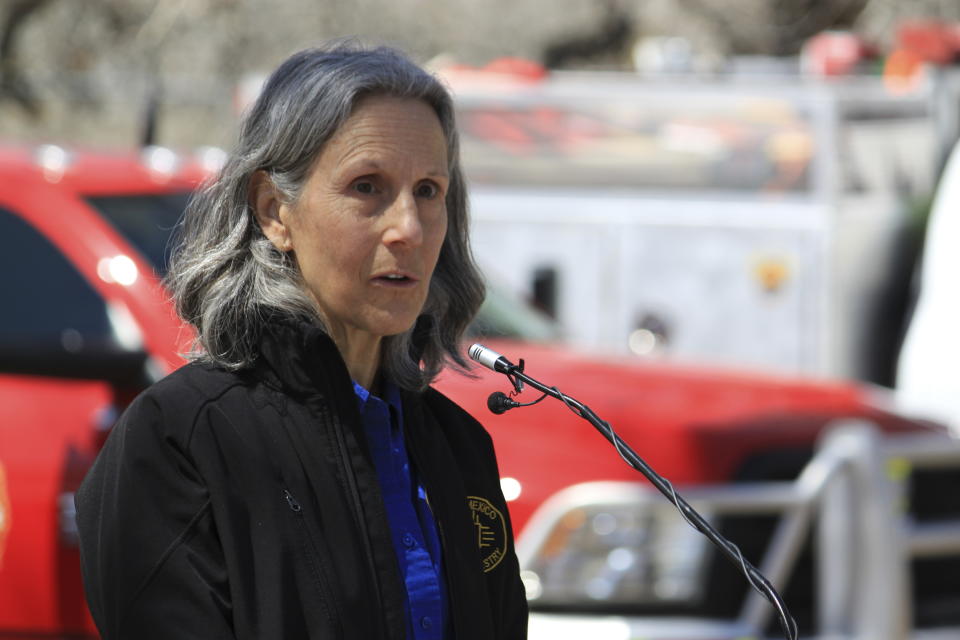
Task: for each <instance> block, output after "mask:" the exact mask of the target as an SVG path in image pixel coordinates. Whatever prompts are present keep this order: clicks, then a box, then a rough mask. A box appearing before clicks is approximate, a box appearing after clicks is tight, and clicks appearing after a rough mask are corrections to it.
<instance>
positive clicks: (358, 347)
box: [331, 332, 382, 391]
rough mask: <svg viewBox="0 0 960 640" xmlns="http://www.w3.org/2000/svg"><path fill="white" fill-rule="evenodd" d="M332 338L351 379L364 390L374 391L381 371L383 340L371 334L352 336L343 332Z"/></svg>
mask: <svg viewBox="0 0 960 640" xmlns="http://www.w3.org/2000/svg"><path fill="white" fill-rule="evenodd" d="M331 337H332V338H333V341H334V342H335V343H336V345H337V348H338V349H339V350H340V355H341V356H342V357H343V361H344V362H345V363H346V365H347V371H349V372H350V377H351V378H353V379H354V380H355V381H356V382H357V383H359V384H360V385H361V386H362V387H363V388H364V389H367V390H370V391H373V387H374V383H375V382H376V381H377V374H378V373H379V371H380V345H381V342H382V339H381V338H380V337H379V336H370V335H369V334H363V335H357V334H353V335H351V334H350V332H342V333H340V335H333V336H331Z"/></svg>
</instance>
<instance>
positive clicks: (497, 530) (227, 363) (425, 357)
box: [77, 46, 526, 640]
mask: <svg viewBox="0 0 960 640" xmlns="http://www.w3.org/2000/svg"><path fill="white" fill-rule="evenodd" d="M457 140H458V139H457V133H456V130H455V127H454V117H453V106H452V103H451V99H450V96H449V94H448V93H447V92H446V91H445V90H444V88H443V87H442V86H441V85H440V84H439V83H438V82H437V80H436V79H435V78H433V77H432V76H430V75H429V74H427V73H426V72H424V71H423V70H422V69H420V68H418V67H417V66H416V65H414V64H413V63H411V62H410V61H409V60H407V59H406V58H405V57H403V56H402V55H400V54H398V53H397V52H394V51H391V50H388V49H377V50H372V51H368V50H361V49H358V48H355V47H349V46H339V47H336V48H332V49H328V50H308V51H303V52H301V53H298V54H296V55H294V56H293V57H291V58H290V59H289V60H287V61H286V62H284V63H283V64H282V65H281V66H280V67H279V68H278V69H277V70H276V71H275V72H274V74H273V75H272V76H271V78H270V79H269V80H268V82H267V84H266V86H265V88H264V91H263V93H262V95H261V97H260V98H259V100H258V101H257V103H256V104H255V105H254V106H253V108H252V110H251V111H250V113H249V114H248V116H247V118H246V120H245V122H244V125H243V127H242V131H241V135H240V141H239V145H238V149H237V150H236V152H235V154H234V155H233V156H232V157H231V159H230V160H229V161H228V162H227V164H226V166H225V168H224V169H223V171H222V172H221V173H220V175H219V176H218V178H217V179H216V180H215V181H214V182H213V183H212V184H210V185H209V186H208V187H206V188H205V189H204V190H203V191H202V192H201V193H200V194H199V195H198V196H197V198H196V199H195V201H194V202H193V203H192V204H191V206H190V208H189V210H188V212H187V214H186V217H185V222H184V225H183V228H182V232H181V239H180V243H179V246H178V248H177V250H176V251H175V254H174V257H173V261H172V266H171V273H170V275H169V276H168V285H169V286H170V289H171V291H172V292H173V297H174V300H175V301H176V304H177V309H178V311H179V313H180V314H181V316H182V317H183V318H184V319H185V320H186V321H187V322H189V323H190V324H192V325H193V327H194V328H195V329H196V333H197V337H198V345H199V349H198V350H197V353H196V354H195V358H194V362H192V363H191V364H189V365H187V366H185V367H183V368H182V369H180V370H179V371H177V372H175V373H173V374H171V375H170V376H168V377H167V378H165V379H164V380H162V381H161V382H159V383H158V384H156V385H154V386H153V387H151V388H150V389H148V390H147V391H146V392H145V393H143V394H142V395H141V396H140V397H139V398H138V399H137V400H136V401H135V402H134V403H133V404H132V405H131V406H130V408H129V409H128V410H127V412H126V413H125V415H124V416H123V418H122V419H121V421H120V422H119V423H118V425H117V426H116V427H115V428H114V431H113V433H112V434H111V436H110V438H109V440H108V442H107V444H106V446H105V447H104V449H103V451H102V453H101V454H100V457H99V458H98V460H97V462H96V464H95V465H94V467H93V469H92V470H91V472H90V473H89V475H88V476H87V478H86V480H85V481H84V484H83V486H82V487H81V489H80V490H79V492H78V493H77V511H78V522H79V528H80V537H81V556H82V561H83V573H84V581H85V586H86V590H87V597H88V601H89V603H90V608H91V611H92V612H93V616H94V619H95V620H96V623H97V626H98V627H99V629H100V631H101V633H102V635H103V637H104V638H105V639H106V640H113V639H115V638H131V639H136V640H143V639H149V638H170V639H178V640H181V639H190V638H204V639H207V638H237V639H247V638H250V639H253V638H262V639H269V640H280V639H286V638H363V639H373V638H397V639H399V638H411V639H412V638H417V639H420V638H454V637H455V638H457V639H458V640H459V639H463V638H485V639H486V638H522V637H525V635H526V600H525V597H524V593H523V588H522V584H521V583H520V580H519V575H518V567H517V561H516V557H515V555H514V553H513V543H512V540H511V538H510V530H511V529H510V523H509V519H508V516H507V509H506V505H505V503H504V501H503V497H502V495H501V493H500V488H499V476H498V472H497V467H496V461H495V458H494V453H493V449H492V446H491V442H490V439H489V437H488V435H487V434H486V432H485V431H484V430H483V428H482V427H481V426H480V425H479V424H478V423H477V422H476V421H475V420H473V419H472V418H471V417H470V416H469V415H467V414H466V413H465V412H463V411H462V410H461V409H460V408H459V407H457V406H456V405H454V404H453V403H452V402H450V401H449V400H447V399H446V398H444V397H443V396H442V395H441V394H439V393H438V392H436V391H434V390H432V389H430V388H429V387H428V384H429V382H430V381H431V380H432V379H433V378H434V377H435V375H436V374H437V373H438V371H439V370H440V369H441V367H442V366H443V364H444V362H445V361H447V360H450V361H452V362H453V363H455V364H457V365H459V366H461V367H463V366H464V361H463V356H462V355H461V354H460V352H459V351H458V347H459V344H458V343H459V339H460V336H461V333H462V331H463V330H464V328H465V327H466V325H467V323H468V322H469V321H470V319H471V317H472V315H473V314H474V312H475V311H476V309H477V307H478V305H479V304H480V302H481V300H482V298H483V285H482V282H481V280H480V278H479V276H478V273H477V271H476V268H475V266H474V265H473V262H472V259H471V257H470V251H469V246H468V239H467V220H466V195H465V191H464V182H463V177H462V174H461V170H460V166H459V157H458V142H457ZM501 545H502V546H501Z"/></svg>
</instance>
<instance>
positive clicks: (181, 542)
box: [76, 391, 234, 640]
mask: <svg viewBox="0 0 960 640" xmlns="http://www.w3.org/2000/svg"><path fill="white" fill-rule="evenodd" d="M176 413H178V412H176V411H174V410H172V409H170V408H169V407H167V405H166V404H165V403H162V402H159V403H158V402H157V401H156V400H155V399H154V398H153V397H152V396H151V395H150V392H149V391H148V392H147V394H145V395H142V396H140V398H138V399H137V400H136V401H135V402H134V404H133V405H131V406H130V408H129V409H128V410H127V412H126V413H125V414H124V416H123V417H122V418H121V420H120V422H119V423H118V424H117V425H116V426H115V427H114V430H113V433H111V435H110V437H109V438H108V440H107V443H106V445H105V446H104V448H103V450H102V451H101V453H100V455H99V457H98V458H97V461H96V462H95V463H94V465H93V467H92V468H91V470H90V472H89V473H88V475H87V477H86V478H85V479H84V482H83V484H82V485H81V487H80V489H79V490H78V491H77V494H76V506H77V524H78V528H79V532H80V555H81V566H82V571H83V580H84V587H85V589H86V594H87V601H88V604H89V606H90V611H91V613H92V614H93V618H94V620H95V622H96V623H97V627H98V628H99V630H100V633H101V635H102V637H103V640H121V639H136V640H151V639H154V638H156V639H158V640H159V639H161V638H164V639H169V638H178V639H182V640H192V639H194V638H196V639H200V638H204V639H211V638H216V639H220V638H222V639H233V638H234V634H233V631H232V628H231V623H230V620H231V615H230V598H229V588H228V584H227V578H226V569H225V564H224V559H223V551H222V548H221V545H220V541H219V538H218V535H217V531H216V527H215V525H214V520H213V516H212V511H211V507H210V496H209V493H208V491H207V488H206V486H205V484H204V482H203V480H202V478H201V477H200V475H199V474H198V473H197V471H196V467H195V466H194V465H193V464H192V462H191V459H190V456H189V455H188V454H187V452H186V446H185V443H183V442H182V439H180V438H178V437H176V436H175V435H173V433H172V432H173V431H174V430H173V429H171V428H170V427H171V421H172V420H174V419H179V420H180V421H181V422H182V421H183V420H185V419H186V420H191V419H192V418H191V417H189V416H187V417H185V416H183V415H175V414H176ZM177 430H179V431H181V432H183V433H189V429H187V428H183V425H178V426H177Z"/></svg>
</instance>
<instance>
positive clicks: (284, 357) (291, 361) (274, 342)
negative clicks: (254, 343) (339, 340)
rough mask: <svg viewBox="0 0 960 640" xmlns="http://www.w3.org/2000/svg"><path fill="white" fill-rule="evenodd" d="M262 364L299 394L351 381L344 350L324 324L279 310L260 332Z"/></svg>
mask: <svg viewBox="0 0 960 640" xmlns="http://www.w3.org/2000/svg"><path fill="white" fill-rule="evenodd" d="M258 365H259V367H258V368H260V369H263V368H264V366H265V367H266V368H267V369H268V371H267V372H265V373H267V377H268V378H272V379H274V381H275V382H278V383H279V384H280V385H282V386H283V387H286V388H287V389H289V390H291V391H293V392H295V393H298V394H304V395H309V394H313V393H316V392H317V391H318V390H319V389H331V388H336V387H337V385H338V384H339V385H349V384H350V373H349V371H348V370H347V365H346V363H345V362H344V361H343V357H342V356H341V355H340V350H339V349H338V348H337V345H336V344H335V343H334V341H333V339H331V338H330V336H328V335H327V334H326V332H324V331H323V329H322V328H320V327H318V326H316V325H314V324H311V323H309V322H306V321H304V320H300V319H293V318H284V317H281V316H278V315H276V314H274V315H272V316H271V317H269V319H268V320H267V324H266V328H265V330H264V331H263V333H262V334H261V336H260V362H259V363H258ZM271 374H272V375H271Z"/></svg>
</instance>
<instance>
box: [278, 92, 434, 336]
mask: <svg viewBox="0 0 960 640" xmlns="http://www.w3.org/2000/svg"><path fill="white" fill-rule="evenodd" d="M448 186H449V174H448V169H447V141H446V138H445V137H444V135H443V130H442V129H441V127H440V121H439V119H438V118H437V116H436V113H435V112H434V110H433V109H432V108H431V107H430V106H429V105H427V104H426V103H424V102H422V101H420V100H415V99H409V98H393V97H387V96H371V97H369V98H365V99H363V100H361V101H360V102H359V103H358V104H357V106H356V108H355V109H354V111H353V114H352V115H351V116H350V118H349V119H348V120H347V121H346V122H344V124H343V125H342V126H341V127H340V129H338V130H337V132H336V133H335V134H334V135H333V137H332V138H331V139H330V140H329V141H328V142H327V144H326V145H325V146H324V147H323V150H322V151H321V153H320V155H319V157H318V158H317V160H316V161H315V164H314V166H313V168H312V169H311V172H310V174H309V176H308V178H307V181H306V184H305V185H304V188H303V191H302V193H301V196H300V198H299V200H298V201H297V202H296V203H294V204H293V205H289V206H288V205H285V204H279V203H278V204H277V205H276V208H277V211H276V214H277V215H276V217H277V218H278V219H279V226H278V227H277V229H275V231H279V232H280V233H279V235H280V239H279V241H278V239H277V238H276V237H274V236H275V235H277V234H274V235H271V233H270V232H269V231H268V230H267V228H266V227H265V229H264V230H265V231H268V233H267V235H268V237H270V239H271V240H273V242H274V244H275V245H277V246H278V248H280V249H281V250H292V251H293V254H294V256H295V257H296V261H297V264H298V265H299V267H300V271H301V273H302V274H303V279H304V282H305V284H306V287H307V289H308V291H309V293H310V295H311V296H312V297H313V299H314V300H315V301H316V304H317V306H318V308H319V310H320V313H321V315H322V317H323V319H324V321H325V322H326V324H327V328H328V330H330V332H331V334H332V336H333V337H334V339H335V340H337V339H338V338H341V337H347V338H348V339H349V338H350V337H351V335H352V334H356V333H357V332H359V333H361V334H366V335H367V336H371V337H376V338H379V337H382V336H387V335H394V334H397V333H402V332H403V331H406V330H407V329H409V328H410V327H411V326H413V323H414V322H415V321H416V318H417V316H418V315H419V314H420V311H421V309H422V308H423V305H424V302H425V301H426V298H427V292H428V291H429V287H430V276H431V275H432V273H433V269H434V267H435V266H436V264H437V258H438V257H439V255H440V247H441V245H442V244H443V239H444V237H445V235H446V232H447V209H446V204H445V202H446V194H447V188H448ZM338 341H339V340H338Z"/></svg>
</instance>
